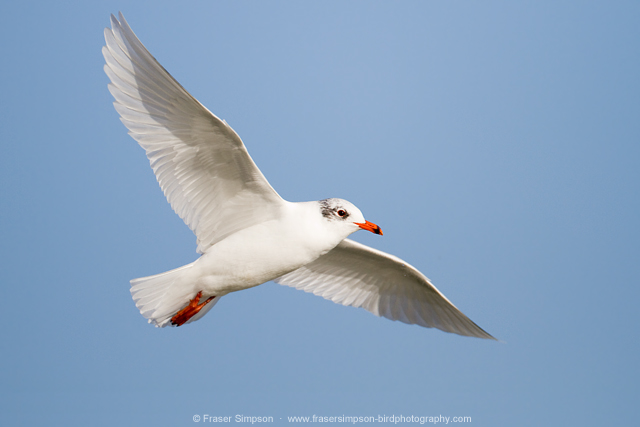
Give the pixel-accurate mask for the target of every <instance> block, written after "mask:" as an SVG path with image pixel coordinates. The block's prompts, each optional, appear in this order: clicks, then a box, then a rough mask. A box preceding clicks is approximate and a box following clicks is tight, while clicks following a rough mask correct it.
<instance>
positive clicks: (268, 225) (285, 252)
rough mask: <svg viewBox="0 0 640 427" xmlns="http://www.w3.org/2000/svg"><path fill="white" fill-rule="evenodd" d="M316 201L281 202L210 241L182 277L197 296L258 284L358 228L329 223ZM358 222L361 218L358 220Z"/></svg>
mask: <svg viewBox="0 0 640 427" xmlns="http://www.w3.org/2000/svg"><path fill="white" fill-rule="evenodd" d="M317 206H318V202H302V203H290V202H288V203H286V204H285V205H284V207H283V209H282V210H281V216H280V217H279V218H278V219H273V220H269V221H266V222H263V223H260V224H256V225H253V226H250V227H247V228H245V229H243V230H240V231H238V232H236V233H234V234H232V235H231V236H229V237H227V238H225V239H224V240H222V241H221V242H218V243H216V244H215V245H213V246H211V247H210V248H209V249H208V250H207V251H206V252H205V253H204V254H203V255H202V256H201V257H200V258H199V259H198V260H197V261H196V262H195V263H193V267H192V268H191V270H192V273H191V274H190V277H189V278H188V280H187V281H186V282H187V283H193V286H194V289H193V291H194V292H196V293H197V292H198V291H199V290H202V291H203V296H214V295H219V296H222V295H225V294H228V293H230V292H235V291H240V290H243V289H247V288H251V287H253V286H257V285H260V284H262V283H265V282H268V281H270V280H273V279H275V278H278V277H280V276H282V275H284V274H287V273H289V272H291V271H293V270H297V269H298V268H300V267H302V266H303V265H306V264H309V263H310V262H311V261H314V260H316V259H318V258H319V257H320V256H322V255H324V254H326V253H327V252H329V251H330V250H331V249H333V248H334V247H335V246H336V245H338V243H340V242H341V241H342V240H344V238H345V237H347V236H348V235H349V234H351V232H354V231H356V230H357V229H358V228H356V227H354V228H352V229H351V228H350V229H347V230H345V231H346V232H342V233H340V232H339V231H341V229H335V228H332V227H329V225H330V223H329V222H328V221H326V220H324V218H323V217H322V216H321V215H320V211H319V209H317ZM363 222H364V221H363Z"/></svg>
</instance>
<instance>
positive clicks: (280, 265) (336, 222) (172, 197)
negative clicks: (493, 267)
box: [102, 13, 495, 339]
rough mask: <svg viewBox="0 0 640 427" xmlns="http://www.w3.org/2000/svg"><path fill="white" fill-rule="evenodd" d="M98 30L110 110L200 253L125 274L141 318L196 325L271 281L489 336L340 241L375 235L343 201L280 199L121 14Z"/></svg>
mask: <svg viewBox="0 0 640 427" xmlns="http://www.w3.org/2000/svg"><path fill="white" fill-rule="evenodd" d="M104 36H105V41H106V46H104V47H103V48H102V54H103V55H104V59H105V61H106V64H105V66H104V71H105V72H106V74H107V76H108V77H109V79H110V80H111V83H110V84H109V91H110V92H111V94H112V95H113V97H114V98H115V102H114V106H115V109H116V111H117V112H118V114H119V115H120V120H121V121H122V123H123V124H124V125H125V126H126V127H127V128H128V129H129V135H131V136H132V137H133V139H135V140H136V141H137V142H138V144H140V146H141V147H142V148H143V149H144V150H145V151H146V154H147V157H148V159H149V162H150V164H151V168H152V169H153V171H154V173H155V175H156V178H157V180H158V183H159V184H160V187H161V189H162V191H163V192H164V195H165V196H166V198H167V200H168V201H169V203H170V204H171V207H172V208H173V210H174V211H175V212H176V213H177V214H178V215H179V216H180V218H182V219H183V221H184V222H185V223H186V224H187V226H189V228H190V229H191V230H192V231H193V233H194V234H195V235H196V237H197V245H198V246H197V252H198V253H199V254H200V257H199V258H198V259H197V260H196V261H194V262H192V263H191V264H187V265H185V266H182V267H180V268H177V269H175V270H171V271H167V272H165V273H161V274H157V275H154V276H149V277H143V278H139V279H134V280H131V295H132V296H133V300H134V301H135V304H136V307H137V308H138V309H139V310H140V313H141V314H142V316H144V317H145V318H146V319H147V320H148V321H149V323H151V324H153V325H155V326H156V327H161V328H162V327H165V326H182V325H184V324H187V323H191V322H194V321H196V320H199V319H200V318H202V317H203V316H204V315H205V314H206V313H207V312H208V311H209V310H211V308H213V306H214V305H215V304H216V303H217V302H218V301H220V298H222V297H223V296H224V295H227V294H229V293H231V292H236V291H240V290H243V289H248V288H251V287H254V286H258V285H260V284H263V283H265V282H268V281H274V282H276V283H279V284H281V285H286V286H290V287H293V288H296V289H301V290H303V291H305V292H310V293H313V294H315V295H319V296H321V297H323V298H326V299H328V300H331V301H333V302H335V303H338V304H342V305H345V306H353V307H362V308H364V309H365V310H368V311H369V312H371V313H373V314H375V315H376V316H383V317H386V318H388V319H391V320H399V321H401V322H404V323H407V324H416V325H420V326H424V327H427V328H437V329H440V330H442V331H445V332H450V333H454V334H459V335H464V336H471V337H478V338H486V339H495V338H493V337H492V336H491V335H489V334H488V333H487V332H485V331H484V330H483V329H482V328H480V327H479V326H478V325H476V324H475V323H474V322H473V321H471V320H470V319H469V318H468V317H467V316H465V315H464V314H463V313H462V312H461V311H460V310H458V309H457V308H456V307H455V306H454V305H453V304H452V303H451V302H449V300H448V299H447V298H446V297H445V296H444V295H443V294H442V293H440V291H438V289H436V287H435V286H433V285H432V284H431V282H430V281H429V279H427V278H426V277H425V276H424V275H423V274H422V273H420V271H418V270H417V269H416V268H414V267H412V266H411V265H409V264H408V263H407V262H405V261H403V260H401V259H400V258H397V257H395V256H393V255H389V254H386V253H384V252H381V251H379V250H376V249H373V248H371V247H368V246H365V245H363V244H360V243H357V242H354V241H353V240H350V239H347V237H348V236H349V235H350V234H352V233H354V232H356V231H358V230H367V231H370V232H372V233H375V234H379V235H382V230H381V229H380V227H378V226H377V225H376V224H374V223H372V222H370V221H367V220H365V218H364V216H363V214H362V212H360V210H359V209H358V208H357V207H356V206H354V205H353V204H352V203H350V202H348V201H346V200H342V199H337V198H329V199H324V200H320V201H311V202H288V201H286V200H284V199H283V198H282V197H280V196H279V195H278V193H277V192H276V191H275V190H274V189H273V188H272V187H271V185H270V184H269V182H268V181H267V179H266V178H265V177H264V175H263V174H262V172H260V169H258V167H257V166H256V164H255V163H254V162H253V160H252V159H251V156H249V153H248V151H247V148H246V147H245V145H244V143H243V142H242V140H241V139H240V137H239V136H238V134H237V133H236V132H235V131H234V130H233V129H232V128H231V127H230V126H229V125H228V124H227V122H225V121H224V120H220V119H219V118H218V117H216V116H215V115H214V114H213V113H211V112H210V111H209V110H208V109H207V108H206V107H205V106H204V105H202V104H201V103H200V102H198V100H197V99H195V98H194V97H193V96H192V95H191V94H190V93H189V92H187V91H186V90H185V89H184V88H183V87H182V86H181V85H180V83H178V82H177V81H176V80H175V79H174V78H173V77H172V76H171V75H170V74H169V73H168V72H167V71H166V70H165V69H164V68H163V67H162V65H160V63H159V62H158V61H157V60H156V59H155V58H154V57H153V56H152V55H151V53H149V51H148V50H147V49H146V48H145V47H144V45H143V44H142V43H141V42H140V40H139V39H138V37H137V36H136V35H135V34H134V33H133V31H132V30H131V27H129V24H128V23H127V21H126V20H125V18H124V16H123V15H122V13H120V14H119V17H118V18H116V17H115V16H113V15H111V28H105V31H104Z"/></svg>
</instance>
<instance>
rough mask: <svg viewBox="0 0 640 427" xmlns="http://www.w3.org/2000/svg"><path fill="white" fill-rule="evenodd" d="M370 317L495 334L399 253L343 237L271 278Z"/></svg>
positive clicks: (464, 332) (468, 333) (476, 334)
mask: <svg viewBox="0 0 640 427" xmlns="http://www.w3.org/2000/svg"><path fill="white" fill-rule="evenodd" d="M275 282H276V283H279V284H281V285H287V286H291V287H293V288H296V289H301V290H303V291H305V292H311V293H313V294H315V295H319V296H321V297H323V298H326V299H328V300H331V301H333V302H336V303H338V304H342V305H347V306H349V305H350V306H353V307H362V308H364V309H366V310H368V311H370V312H371V313H373V314H375V315H376V316H384V317H386V318H387V319H391V320H399V321H401V322H404V323H409V324H416V325H420V326H424V327H427V328H438V329H440V330H443V331H445V332H452V333H454V334H458V335H466V336H470V337H478V338H488V339H495V338H493V337H492V336H491V335H489V334H488V333H486V332H485V331H483V330H482V329H481V328H480V327H479V326H478V325H476V324H475V323H473V322H472V321H471V319H469V318H468V317H467V316H465V315H464V314H462V312H461V311H460V310H458V309H457V308H456V307H455V306H454V305H453V304H451V303H450V302H449V300H448V299H447V298H445V296H444V295H442V294H441V293H440V292H439V291H438V290H437V289H436V287H435V286H433V285H432V284H431V282H430V281H429V279H427V278H426V277H425V276H424V275H423V274H422V273H420V272H419V271H418V270H417V269H415V268H414V267H412V266H411V265H409V264H407V263H406V262H404V261H403V260H401V259H400V258H397V257H395V256H393V255H389V254H386V253H384V252H381V251H378V250H375V249H373V248H370V247H368V246H365V245H362V244H360V243H357V242H354V241H353V240H349V239H345V240H343V241H342V242H341V243H340V244H339V245H338V246H336V247H335V248H334V249H332V250H331V251H330V252H328V253H327V254H325V255H323V256H321V257H320V258H318V259H317V260H315V261H313V262H311V263H309V264H307V265H305V266H304V267H301V268H299V269H297V270H295V271H292V272H291V273H288V274H285V275H284V276H282V277H279V278H277V279H276V280H275Z"/></svg>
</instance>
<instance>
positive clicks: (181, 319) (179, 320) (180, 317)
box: [171, 291, 215, 326]
mask: <svg viewBox="0 0 640 427" xmlns="http://www.w3.org/2000/svg"><path fill="white" fill-rule="evenodd" d="M201 296H202V291H200V292H198V295H196V296H195V297H194V298H193V299H192V300H191V301H190V302H189V304H187V306H186V307H185V308H183V309H182V310H180V311H179V312H177V313H176V315H175V316H173V317H172V318H171V324H172V325H176V326H182V325H184V324H185V323H187V322H188V321H189V319H191V318H192V317H193V316H195V315H196V314H198V312H199V311H200V310H202V308H203V307H204V306H205V305H207V304H208V303H209V302H210V301H211V300H212V299H214V298H215V296H213V297H209V299H208V300H206V301H205V302H203V303H202V304H198V303H199V302H200V297H201Z"/></svg>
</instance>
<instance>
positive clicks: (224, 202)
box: [102, 14, 285, 253]
mask: <svg viewBox="0 0 640 427" xmlns="http://www.w3.org/2000/svg"><path fill="white" fill-rule="evenodd" d="M119 18H120V21H118V19H116V17H115V16H113V15H111V28H105V31H104V36H105V40H106V46H105V47H103V48H102V54H103V55H104V58H105V61H106V65H105V67H104V70H105V72H106V73H107V76H109V78H110V79H111V83H110V84H109V91H110V92H111V94H112V95H113V97H114V98H115V99H116V101H115V102H114V106H115V108H116V110H117V111H118V113H119V114H120V117H121V120H122V123H124V125H125V126H126V127H127V128H128V129H129V131H130V132H129V134H130V135H131V136H132V137H133V138H134V139H135V140H136V141H138V143H139V144H140V145H141V146H142V148H144V149H145V151H146V152H147V157H148V158H149V161H150V162H151V167H152V168H153V171H154V172H155V174H156V178H157V179H158V182H159V183H160V187H161V188H162V191H163V192H164V195H165V196H166V197H167V200H168V201H169V203H170V204H171V207H172V208H173V210H174V211H175V212H176V213H177V214H178V215H179V216H180V218H182V219H183V220H184V222H185V223H186V224H187V225H188V226H189V228H191V230H192V231H193V232H194V233H195V235H196V236H197V238H198V252H200V253H203V252H204V251H205V250H206V249H207V248H208V247H210V246H211V245H213V244H214V243H216V242H218V241H220V240H222V239H224V238H225V237H227V236H229V235H230V234H233V233H234V232H236V231H239V230H241V229H243V228H246V227H248V226H250V225H254V224H257V223H260V222H264V221H267V220H270V219H272V218H274V217H276V216H277V215H278V212H279V208H280V206H281V205H282V204H283V203H285V202H284V200H283V199H282V198H281V197H280V196H279V195H278V193H276V191H275V190H274V189H273V188H272V187H271V186H270V185H269V183H268V182H267V180H266V178H265V177H264V175H262V172H260V170H259V169H258V167H257V166H256V164H255V163H254V162H253V160H252V159H251V157H250V156H249V153H248V152H247V149H246V147H245V146H244V144H243V143H242V141H241V140H240V137H239V136H238V135H237V134H236V133H235V132H234V131H233V129H231V127H230V126H229V125H227V123H226V122H225V121H223V120H220V119H219V118H217V117H216V116H215V115H213V114H212V113H211V112H210V111H209V110H207V108H206V107H204V106H203V105H202V104H200V102H198V101H197V100H196V99H195V98H194V97H193V96H191V95H190V94H189V93H188V92H187V91H186V90H185V89H184V88H183V87H182V86H181V85H180V84H179V83H178V82H177V81H176V80H175V79H174V78H173V77H172V76H171V75H170V74H169V73H168V72H167V71H166V70H165V69H164V68H163V67H162V66H161V65H160V64H159V63H158V61H156V59H155V58H154V57H153V56H152V55H151V54H150V53H149V51H148V50H147V49H146V48H145V47H144V46H143V45H142V43H141V42H140V40H138V38H137V37H136V35H135V34H134V33H133V31H132V30H131V28H130V27H129V25H128V24H127V22H126V21H125V19H124V16H122V14H120V16H119Z"/></svg>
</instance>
